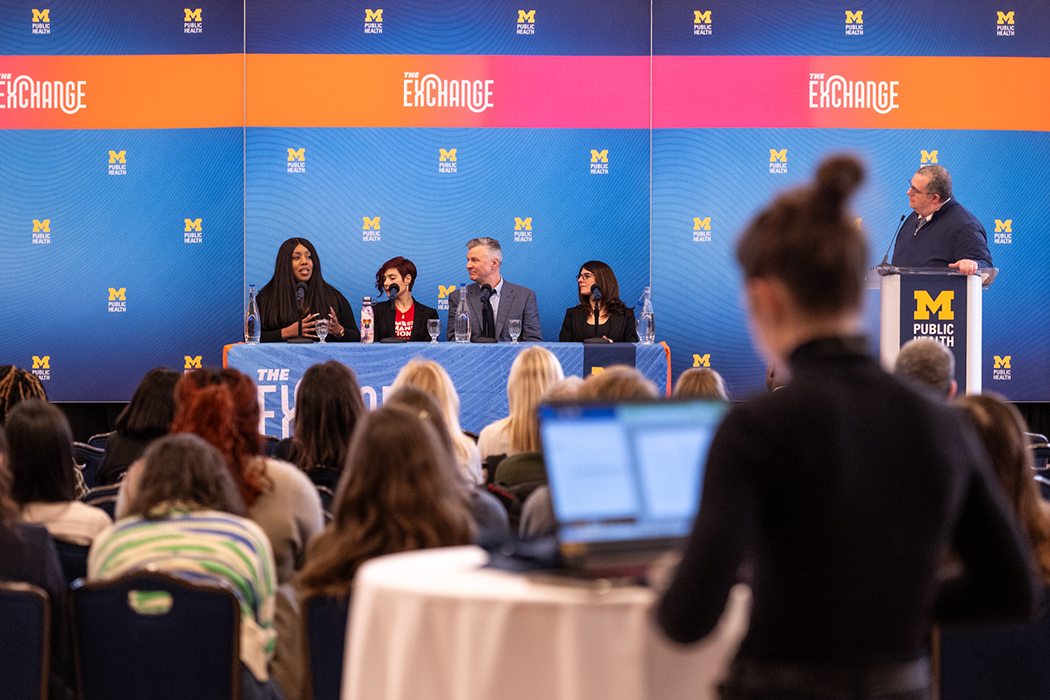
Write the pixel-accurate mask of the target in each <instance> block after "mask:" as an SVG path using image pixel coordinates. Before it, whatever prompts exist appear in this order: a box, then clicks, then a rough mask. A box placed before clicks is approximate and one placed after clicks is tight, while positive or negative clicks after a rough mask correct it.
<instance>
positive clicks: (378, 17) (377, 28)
mask: <svg viewBox="0 0 1050 700" xmlns="http://www.w3.org/2000/svg"><path fill="white" fill-rule="evenodd" d="M382 33H383V11H382V10H365V34H382Z"/></svg>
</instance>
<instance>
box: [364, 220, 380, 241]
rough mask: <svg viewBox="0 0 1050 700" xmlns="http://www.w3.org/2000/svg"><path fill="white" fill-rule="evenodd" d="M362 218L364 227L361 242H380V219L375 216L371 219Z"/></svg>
mask: <svg viewBox="0 0 1050 700" xmlns="http://www.w3.org/2000/svg"><path fill="white" fill-rule="evenodd" d="M361 218H362V219H364V226H363V227H362V228H361V240H363V241H378V240H379V217H378V216H375V217H372V218H371V219H370V218H368V217H367V216H362V217H361Z"/></svg>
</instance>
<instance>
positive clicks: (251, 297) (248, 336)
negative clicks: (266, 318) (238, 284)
mask: <svg viewBox="0 0 1050 700" xmlns="http://www.w3.org/2000/svg"><path fill="white" fill-rule="evenodd" d="M261 334H262V324H261V323H259V303H258V302H257V301H255V285H254V284H249V285H248V309H247V311H245V312H244V342H246V343H248V344H249V345H254V344H255V343H258V342H259V336H260V335H261Z"/></svg>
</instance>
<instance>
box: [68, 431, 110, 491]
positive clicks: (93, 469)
mask: <svg viewBox="0 0 1050 700" xmlns="http://www.w3.org/2000/svg"><path fill="white" fill-rule="evenodd" d="M105 453H106V451H105V450H103V449H102V448H99V447H92V446H91V445H87V444H85V443H83V442H74V443H73V461H74V462H76V463H77V464H83V465H84V468H83V469H82V470H81V472H80V473H81V474H83V475H84V484H85V485H86V486H87V487H88V488H89V489H90V488H91V487H93V486H94V485H95V477H96V476H98V468H99V467H101V466H102V455H104V454H105Z"/></svg>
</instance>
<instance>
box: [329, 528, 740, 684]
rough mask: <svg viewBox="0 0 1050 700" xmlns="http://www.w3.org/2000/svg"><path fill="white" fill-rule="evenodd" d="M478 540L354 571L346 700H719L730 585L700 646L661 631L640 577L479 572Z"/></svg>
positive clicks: (732, 633)
mask: <svg viewBox="0 0 1050 700" xmlns="http://www.w3.org/2000/svg"><path fill="white" fill-rule="evenodd" d="M487 560H488V554H486V553H485V551H484V550H482V549H480V548H477V547H456V548H447V549H435V550H424V551H418V552H406V553H404V554H395V555H391V556H386V557H379V558H377V559H373V560H372V561H370V562H368V563H367V564H365V565H364V566H363V567H362V568H361V569H360V571H358V573H357V576H356V579H355V585H354V595H353V604H352V607H351V611H350V623H349V625H348V627H347V652H346V661H345V664H344V667H343V693H342V697H343V698H344V699H349V700H488V699H490V698H491V699H492V700H517V699H522V700H524V699H525V698H529V699H536V700H541V699H542V700H590V699H592V698H593V700H618V699H619V698H623V699H624V700H641V699H643V698H652V699H654V700H657V699H659V700H664V699H665V698H668V699H669V698H689V699H690V700H696V699H698V698H699V699H703V698H715V697H716V693H715V691H714V684H715V683H716V682H717V680H719V679H720V678H721V677H722V676H723V675H724V671H725V669H726V667H727V665H728V663H729V661H730V660H731V659H732V657H733V655H734V654H735V653H736V649H737V647H738V646H739V643H740V639H741V638H742V637H743V634H744V632H745V631H746V627H747V619H748V615H749V610H750V590H749V589H747V588H746V587H744V586H738V587H737V588H734V589H733V592H732V594H731V596H730V599H729V602H728V604H727V607H726V612H725V614H723V617H722V620H721V621H720V622H719V626H718V628H717V629H716V630H715V632H713V633H712V634H711V635H710V636H709V637H708V638H707V639H705V640H703V641H701V642H700V643H699V644H697V645H693V646H689V647H682V646H677V645H675V644H673V643H672V642H669V641H667V640H666V639H665V638H663V637H662V635H661V633H660V631H659V630H658V629H656V627H655V625H654V624H653V622H652V620H651V617H650V615H651V613H650V608H651V606H652V604H653V602H654V600H655V594H654V593H653V591H651V590H650V589H648V588H643V587H639V586H630V587H618V588H608V587H605V588H600V587H597V586H594V585H593V584H589V583H582V582H581V583H580V584H579V585H573V584H568V585H564V584H555V583H548V582H546V581H538V580H536V579H535V578H529V577H527V576H524V575H519V574H512V573H508V572H504V571H497V570H494V569H482V568H480V567H482V566H483V565H484V564H485V562H486V561H487Z"/></svg>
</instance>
